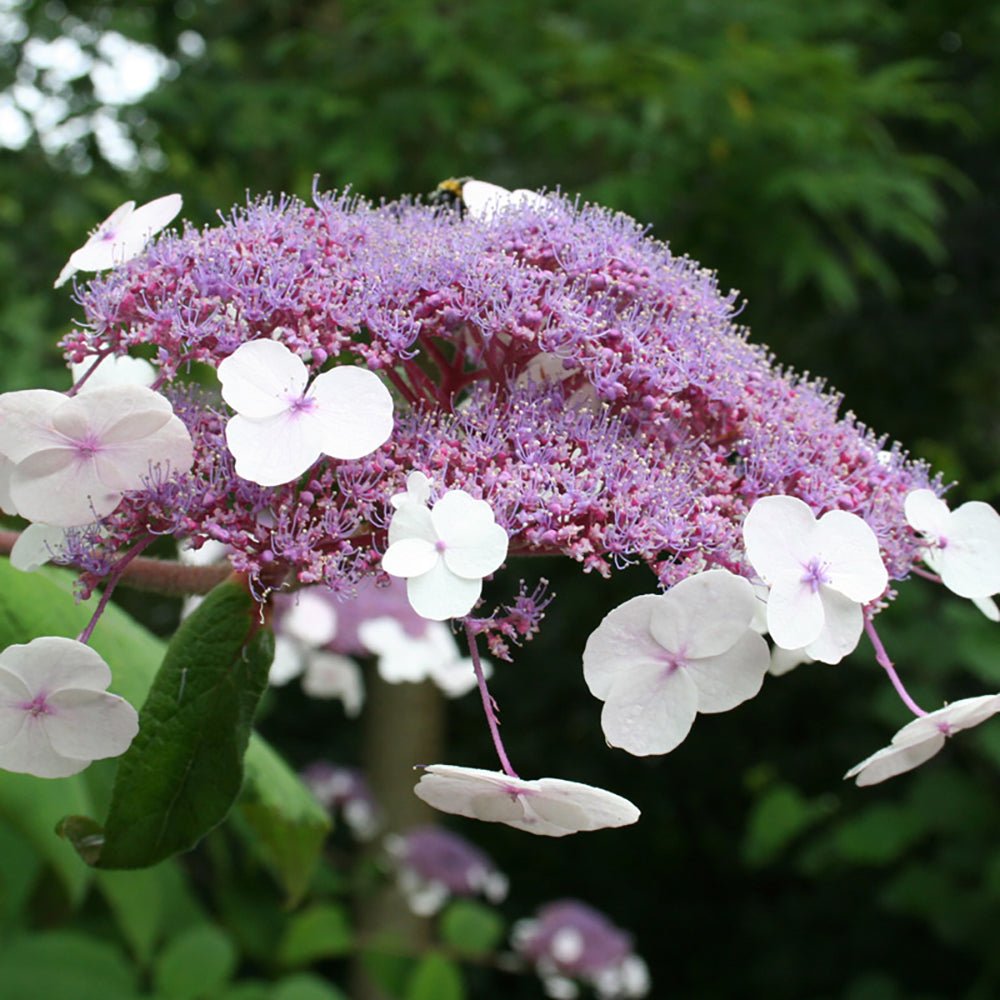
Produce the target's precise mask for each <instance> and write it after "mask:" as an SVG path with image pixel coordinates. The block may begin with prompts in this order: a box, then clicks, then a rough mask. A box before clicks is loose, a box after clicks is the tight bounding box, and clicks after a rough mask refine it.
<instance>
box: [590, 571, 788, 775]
mask: <svg viewBox="0 0 1000 1000" xmlns="http://www.w3.org/2000/svg"><path fill="white" fill-rule="evenodd" d="M755 604H756V597H755V596H754V592H753V588H752V587H751V586H750V583H749V582H748V581H747V580H744V579H743V578H742V577H738V576H735V575H734V574H732V573H730V572H728V571H727V570H722V569H717V570H709V571H707V572H705V573H698V574H697V575H695V576H691V577H688V578H687V579H686V580H682V581H681V582H680V583H678V584H676V585H675V586H674V587H672V588H671V589H670V590H669V591H667V593H666V594H658V595H649V596H644V597H634V598H632V600H630V601H626V602H625V603H624V604H622V605H621V606H620V607H617V608H615V610H614V611H612V612H611V613H610V614H609V615H607V617H606V618H605V619H604V620H603V621H602V622H601V624H600V625H598V627H597V629H596V630H595V631H594V632H593V634H592V635H591V636H590V638H589V639H588V640H587V645H586V648H585V649H584V651H583V676H584V679H585V680H586V682H587V687H589V688H590V692H591V694H593V695H594V696H595V697H597V698H600V699H601V700H602V701H603V702H604V709H603V711H602V712H601V728H602V729H603V730H604V736H605V739H607V741H608V743H610V744H611V745H612V746H616V747H621V748H622V749H623V750H627V751H628V752H629V753H632V754H636V755H638V756H645V755H648V754H660V753H669V752H670V751H671V750H673V749H674V747H676V746H678V745H679V744H680V743H681V742H683V740H684V738H685V737H686V736H687V734H688V732H689V731H690V729H691V726H692V724H693V723H694V719H695V716H696V715H697V714H698V713H699V712H726V711H728V710H729V709H731V708H735V707H736V706H737V705H739V704H741V703H742V702H744V701H746V700H747V699H748V698H752V697H753V696H754V695H755V694H757V692H758V691H759V690H760V688H761V685H762V684H763V682H764V675H765V674H766V673H767V668H768V666H769V664H770V654H769V652H768V648H767V643H766V642H765V641H764V640H763V639H762V638H761V637H760V635H758V634H757V632H755V631H754V630H753V628H752V627H751V623H752V621H753V616H754V605H755Z"/></svg>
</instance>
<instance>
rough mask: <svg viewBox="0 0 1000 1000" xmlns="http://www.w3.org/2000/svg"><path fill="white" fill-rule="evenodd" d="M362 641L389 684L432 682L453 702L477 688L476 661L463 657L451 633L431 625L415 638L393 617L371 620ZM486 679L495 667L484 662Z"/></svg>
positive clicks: (365, 625)
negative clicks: (376, 660)
mask: <svg viewBox="0 0 1000 1000" xmlns="http://www.w3.org/2000/svg"><path fill="white" fill-rule="evenodd" d="M358 638H359V639H360V640H361V641H362V643H364V645H365V647H366V648H367V649H368V650H370V651H371V652H372V653H374V654H375V655H376V656H377V657H378V672H379V676H380V677H381V678H382V680H384V681H387V682H388V683H389V684H400V683H411V684H419V683H420V682H421V681H425V680H432V681H433V682H434V683H435V684H437V686H438V687H439V688H440V689H441V690H442V691H443V692H444V693H445V695H447V696H448V697H449V698H461V697H462V695H464V694H467V693H468V692H469V691H471V690H472V689H473V688H474V687H475V686H476V674H475V671H474V670H473V667H472V660H470V659H469V658H468V657H465V658H463V657H461V656H460V655H459V649H458V645H457V643H456V642H455V637H454V636H453V635H452V633H451V629H449V628H448V626H447V625H445V624H443V623H442V622H436V621H432V622H428V623H427V628H426V629H424V632H423V634H422V635H419V636H412V635H410V634H409V633H408V632H407V631H406V629H404V628H403V626H402V625H401V624H400V622H399V621H398V620H397V619H395V618H392V617H390V616H389V615H382V616H379V617H377V618H369V619H368V620H367V621H364V622H362V623H361V624H360V625H359V626H358ZM481 665H482V668H483V676H484V677H489V676H490V673H491V672H492V666H491V664H490V662H489V661H488V660H482V661H481Z"/></svg>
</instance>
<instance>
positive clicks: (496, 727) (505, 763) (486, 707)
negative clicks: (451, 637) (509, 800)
mask: <svg viewBox="0 0 1000 1000" xmlns="http://www.w3.org/2000/svg"><path fill="white" fill-rule="evenodd" d="M465 638H466V639H467V640H468V642H469V655H470V656H471V657H472V669H473V670H475V672H476V683H477V684H478V685H479V697H480V698H482V700H483V711H484V712H485V713H486V722H487V724H488V725H489V727H490V735H491V736H492V737H493V746H494V747H495V748H496V752H497V756H498V757H499V758H500V766H501V767H502V768H503V771H504V774H506V775H507V776H508V777H511V778H517V777H518V773H517V771H515V770H514V768H513V767H511V765H510V760H509V759H508V757H507V751H506V750H505V749H504V745H503V740H502V739H500V723H499V720H498V719H497V703H496V702H495V701H494V700H493V696H492V695H491V694H490V689H489V688H488V687H487V686H486V677H485V676H484V675H483V665H482V663H480V662H479V647H478V646H477V645H476V635H475V633H474V632H473V631H472V625H470V624H469V622H466V623H465Z"/></svg>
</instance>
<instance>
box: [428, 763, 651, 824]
mask: <svg viewBox="0 0 1000 1000" xmlns="http://www.w3.org/2000/svg"><path fill="white" fill-rule="evenodd" d="M414 791H415V792H416V793H417V795H418V796H419V798H421V799H423V800H424V802H426V803H427V804H428V805H429V806H433V807H434V808H435V809H440V810H441V811H442V812H447V813H454V814H455V815H457V816H467V817H469V818H470V819H480V820H485V821H487V822H490V823H505V824H506V825H507V826H512V827H514V828H515V829H517V830H526V831H527V832H528V833H536V834H539V835H540V836H544V837H564V836H566V835H567V834H570V833H580V832H582V831H585V830H600V829H604V828H605V827H614V826H628V825H629V824H631V823H634V822H635V821H636V820H637V819H638V818H639V810H638V809H637V808H636V807H635V806H634V805H633V804H632V803H631V802H629V801H628V799H625V798H622V796H620V795H615V794H614V792H608V791H605V790H604V789H603V788H595V787H594V786H593V785H584V784H581V783H579V782H576V781H564V780H563V779H561V778H538V779H535V780H533V781H528V780H525V779H524V778H513V777H511V776H510V775H508V774H504V773H503V772H502V771H486V770H483V769H481V768H476V767H459V766H457V765H453V764H431V765H429V766H428V767H425V768H423V774H422V775H421V778H420V781H419V782H417V785H416V788H415V789H414Z"/></svg>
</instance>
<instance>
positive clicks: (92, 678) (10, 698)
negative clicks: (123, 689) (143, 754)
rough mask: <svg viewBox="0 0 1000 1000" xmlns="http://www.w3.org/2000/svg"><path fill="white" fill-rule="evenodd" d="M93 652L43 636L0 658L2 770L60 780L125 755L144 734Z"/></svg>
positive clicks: (0, 754)
mask: <svg viewBox="0 0 1000 1000" xmlns="http://www.w3.org/2000/svg"><path fill="white" fill-rule="evenodd" d="M110 683H111V671H110V669H109V668H108V665H107V664H106V663H105V662H104V660H102V659H101V657H100V656H99V655H98V654H97V653H95V652H94V650H92V649H91V648H90V647H89V646H85V645H83V643H79V642H76V641H74V640H73V639H63V638H59V637H57V636H45V637H43V638H40V639H33V640H32V641H31V642H29V643H27V644H26V645H14V646H8V647H7V648H6V649H5V650H4V651H3V652H2V653H0V768H2V769H4V770H6V771H16V772H18V773H21V774H33V775H36V776H37V777H39V778H63V777H67V776H68V775H71V774H76V773H78V772H79V771H82V770H83V769H84V768H85V767H86V766H87V765H88V764H89V763H90V762H91V761H94V760H100V759H102V758H104V757H117V756H118V755H119V754H122V753H124V752H125V751H126V750H127V749H128V747H129V744H130V743H131V742H132V740H133V738H134V737H135V734H136V733H137V732H138V731H139V722H138V715H137V714H136V711H135V709H134V708H133V707H132V706H131V705H130V704H129V703H128V702H127V701H125V699H124V698H119V697H118V696H117V695H113V694H108V692H107V691H106V690H105V689H106V688H107V686H108V684H110Z"/></svg>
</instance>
